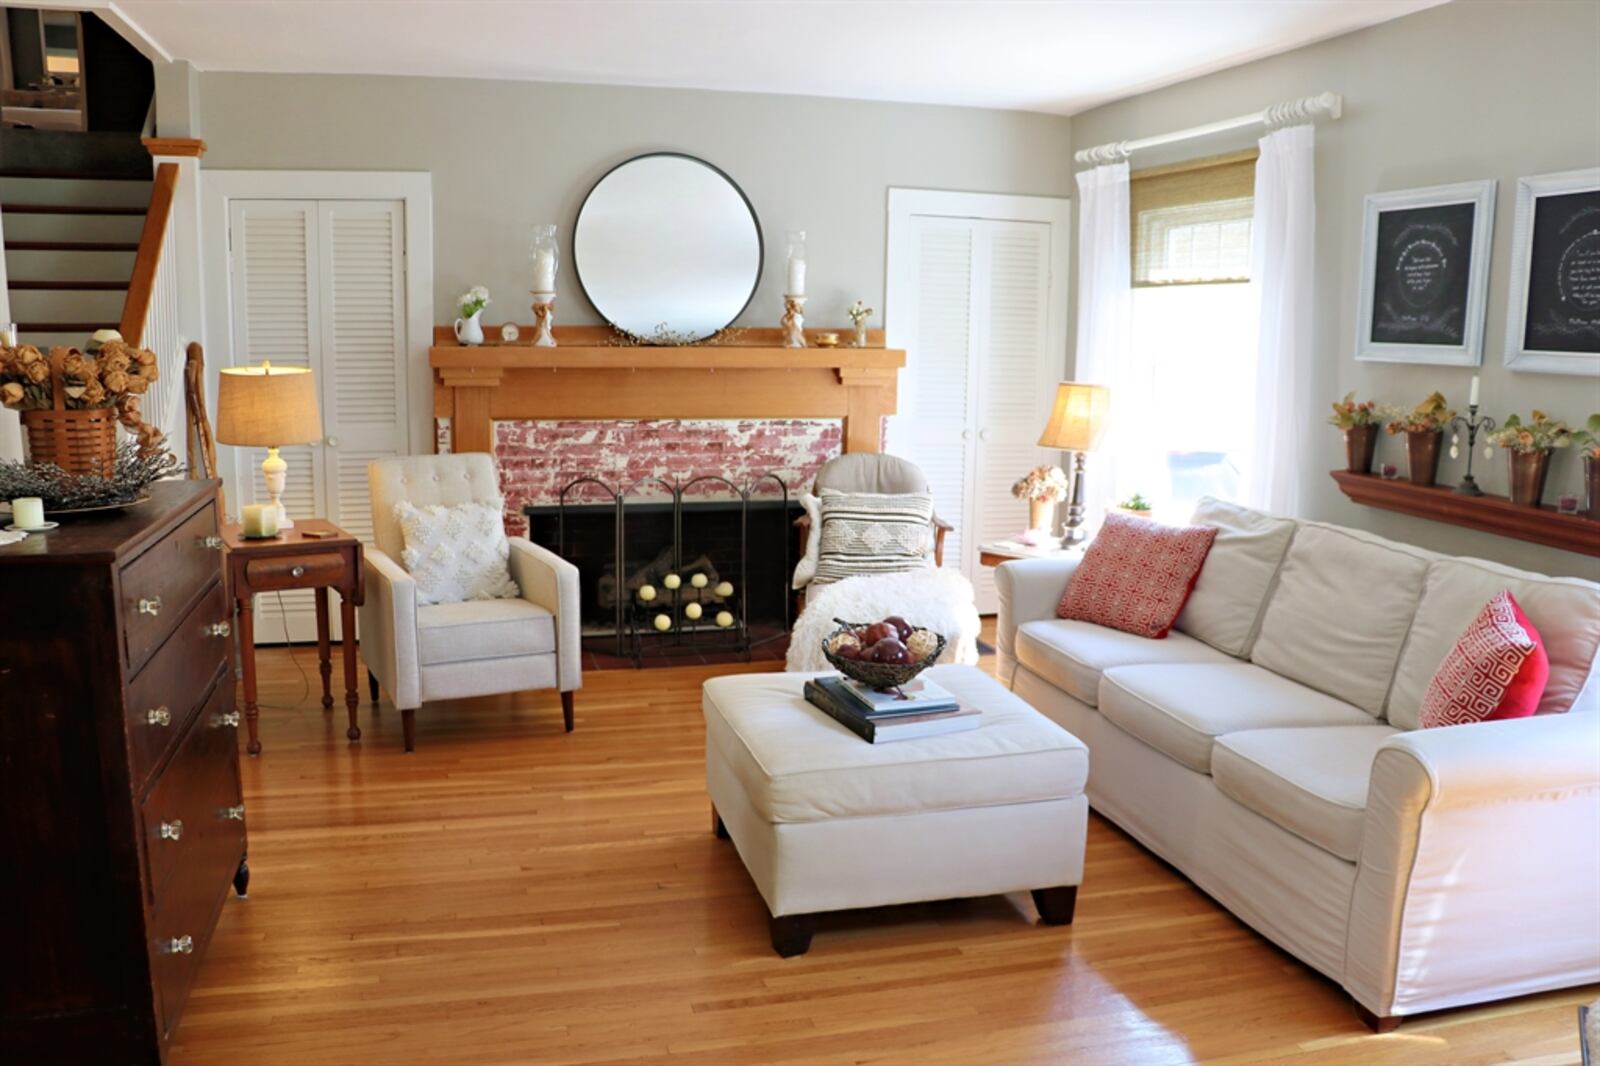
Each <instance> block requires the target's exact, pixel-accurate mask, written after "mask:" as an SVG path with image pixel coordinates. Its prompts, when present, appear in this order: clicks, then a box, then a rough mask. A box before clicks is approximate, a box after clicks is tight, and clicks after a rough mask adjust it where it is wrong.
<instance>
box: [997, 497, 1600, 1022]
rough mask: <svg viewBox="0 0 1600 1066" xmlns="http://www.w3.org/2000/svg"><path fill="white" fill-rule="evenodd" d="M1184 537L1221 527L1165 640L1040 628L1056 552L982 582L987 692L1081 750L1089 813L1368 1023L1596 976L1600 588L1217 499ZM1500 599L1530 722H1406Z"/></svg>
mask: <svg viewBox="0 0 1600 1066" xmlns="http://www.w3.org/2000/svg"><path fill="white" fill-rule="evenodd" d="M1194 521H1195V522H1196V523H1204V524H1207V525H1213V526H1217V527H1218V528H1219V533H1218V536H1217V540H1216V543H1215V546H1214V547H1213V549H1212V552H1211V555H1210V556H1209V557H1208V558H1207V561H1206V565H1205V567H1204V568H1203V569H1202V571H1201V574H1200V579H1199V581H1198V583H1197V584H1196V587H1195V591H1194V595H1193V596H1192V597H1191V599H1190V600H1189V603H1188V604H1187V605H1186V606H1185V608H1184V612H1183V614H1182V615H1181V616H1180V617H1179V619H1178V624H1177V626H1176V628H1175V630H1174V631H1173V632H1172V633H1171V634H1170V635H1169V636H1168V637H1167V638H1166V639H1165V640H1147V639H1144V638H1141V637H1136V636H1131V635H1129V634H1125V633H1120V632H1117V631H1114V630H1110V629H1105V628H1103V627H1100V626H1095V625H1091V624H1089V623H1085V622H1075V621H1066V620H1062V619H1058V618H1056V616H1055V608H1056V604H1057V602H1058V600H1059V599H1060V597H1061V593H1062V590H1063V589H1064V588H1065V586H1066V584H1067V581H1068V579H1069V577H1070V576H1071V574H1072V571H1073V570H1074V569H1075V568H1076V566H1077V565H1078V559H1077V557H1073V558H1071V559H1066V560H1053V559H1049V560H1023V561H1017V562H1009V563H1006V564H1004V565H1003V566H1001V567H1000V568H999V571H998V573H997V584H998V586H999V591H1000V619H999V629H998V644H999V669H1000V674H1001V678H1002V680H1003V681H1005V682H1006V683H1008V684H1009V685H1010V686H1011V687H1012V689H1013V691H1015V692H1016V693H1017V694H1018V695H1019V696H1021V697H1022V698H1023V699H1025V700H1027V701H1028V702H1029V703H1031V704H1032V705H1033V706H1034V707H1036V708H1038V709H1039V710H1040V711H1041V712H1042V713H1044V714H1046V715H1048V716H1049V717H1050V718H1052V719H1054V720H1055V721H1056V722H1058V723H1060V724H1061V725H1062V726H1065V727H1066V729H1067V730H1068V731H1070V732H1071V733H1073V734H1074V735H1076V736H1077V737H1079V738H1080V739H1081V740H1083V741H1084V743H1086V744H1087V745H1088V746H1089V751H1090V774H1089V781H1088V787H1087V794H1088V797H1089V802H1090V805H1091V806H1092V807H1093V808H1094V809H1095V810H1097V811H1098V812H1099V813H1100V814H1101V815H1103V816H1104V817H1106V818H1109V819H1110V820H1111V821H1113V822H1115V823H1116V824H1117V825H1119V826H1121V827H1122V828H1123V829H1124V830H1126V831H1127V832H1128V833H1129V834H1131V835H1132V836H1133V837H1134V838H1136V839H1137V840H1139V841H1140V842H1141V843H1143V844H1144V845H1145V846H1146V847H1148V848H1150V849H1151V850H1152V851H1154V852H1156V853H1157V854H1158V855H1160V856H1161V857H1162V858H1164V859H1166V860H1167V861H1168V862H1170V863H1171V864H1172V865H1174V866H1176V867H1177V868H1178V869H1179V870H1181V871H1182V872H1183V873H1184V874H1185V875H1187V876H1188V877H1189V878H1190V879H1191V880H1192V881H1194V883H1195V884H1196V885H1198V886H1199V887H1200V888H1202V889H1203V890H1205V891H1206V892H1207V893H1208V894H1210V895H1211V896H1212V897H1214V898H1215V899H1217V900H1218V901H1219V902H1220V903H1222V904H1223V905H1224V906H1226V907H1228V909H1229V910H1231V911H1233V912H1234V913H1235V914H1236V915H1238V917H1239V918H1241V919H1243V920H1244V921H1245V922H1247V923H1248V924H1250V925H1251V926H1252V927H1254V928H1255V929H1256V930H1257V931H1259V932H1260V933H1262V934H1263V935H1264V936H1266V937H1267V938H1268V939H1270V940H1272V941H1273V942H1274V943H1276V944H1278V945H1279V946H1280V947H1282V948H1283V949H1284V950H1286V951H1288V952H1289V953H1290V954H1292V955H1294V956H1295V957H1296V958H1299V959H1300V960H1302V961H1303V962H1305V963H1306V964H1307V965H1309V966H1312V967H1313V968H1315V969H1317V970H1319V971H1321V972H1322V973H1324V974H1326V975H1327V976H1328V977H1331V978H1332V979H1333V980H1335V981H1337V982H1339V983H1340V984H1341V985H1342V986H1343V987H1344V988H1345V990H1346V991H1347V992H1348V993H1349V994H1350V996H1351V998H1352V1000H1353V1002H1354V1004H1355V1006H1356V1010H1357V1013H1358V1014H1360V1015H1361V1016H1362V1018H1363V1019H1364V1020H1365V1021H1366V1022H1367V1023H1368V1024H1369V1025H1372V1026H1373V1027H1374V1028H1376V1029H1379V1030H1380V1031H1384V1030H1387V1029H1390V1028H1392V1027H1393V1026H1394V1025H1396V1024H1398V1021H1399V1019H1400V1018H1401V1017H1402V1016H1405V1015H1412V1014H1418V1013H1421V1012H1424V1011H1432V1010H1439V1009H1442V1008H1446V1007H1455V1006H1460V1005H1463V1004H1468V1003H1477V1002H1482V1001H1485V1000H1493V999H1500V998H1504V997H1508V996H1517V995H1522V994H1524V993H1531V992H1538V991H1543V990H1546V989H1552V988H1563V987H1568V986H1572V985H1580V984H1585V983H1589V982H1594V981H1600V713H1596V712H1597V710H1600V679H1597V673H1600V671H1597V651H1600V585H1596V584H1595V583H1593V582H1588V581H1582V580H1578V579H1573V578H1550V577H1544V576H1541V575H1539V574H1532V573H1527V572H1525V571H1519V570H1512V569H1510V568H1507V567H1503V566H1499V565H1497V564H1495V563H1489V562H1483V561H1481V560H1476V559H1464V558H1453V557H1448V556H1442V555H1438V554H1435V553H1431V552H1427V551H1424V550H1422V549H1419V548H1415V547H1412V546H1409V545H1405V544H1398V543H1394V542H1391V541H1386V540H1383V539H1381V538H1378V537H1375V536H1372V535H1370V534H1366V533H1363V532H1359V531H1355V530H1350V529H1344V528H1341V527H1338V526H1331V525H1325V524H1321V523H1316V522H1297V521H1292V520H1288V519H1281V518H1275V517H1273V516H1270V515H1266V514H1262V513H1260V512H1256V511H1250V510H1247V509H1244V508H1240V507H1235V506H1233V505H1229V504H1224V503H1220V502H1217V501H1214V500H1206V501H1203V502H1202V503H1201V505H1200V508H1199V511H1198V512H1197V513H1196V515H1195V517H1194ZM1506 588H1509V589H1511V590H1512V594H1513V595H1514V596H1516V598H1517V600H1518V602H1519V603H1520V604H1521V605H1522V608H1523V610H1524V611H1525V612H1526V613H1527V614H1528V616H1529V618H1530V619H1531V620H1532V621H1533V623H1534V625H1535V626H1536V627H1537V628H1538V629H1539V631H1540V633H1541V634H1542V635H1543V638H1544V641H1545V647H1546V649H1547V651H1548V653H1549V658H1550V682H1549V686H1548V688H1547V689H1546V691H1545V694H1544V698H1543V700H1542V702H1541V703H1540V706H1539V713H1538V714H1537V715H1535V716H1534V717H1532V718H1524V719H1519V720H1512V721H1501V722H1484V723H1479V724H1475V725H1462V726H1452V727H1446V728H1438V729H1427V730H1423V729H1419V728H1418V715H1419V710H1420V706H1421V702H1422V697H1423V694H1424V693H1425V691H1426V689H1427V685H1428V682H1429V680H1430V679H1431V678H1432V676H1433V674H1434V671H1435V669H1436V668H1437V667H1438V665H1439V663H1440V661H1441V660H1442V659H1443V657H1444V656H1445V654H1446V653H1447V652H1448V651H1449V649H1450V648H1451V647H1452V646H1453V645H1454V643H1455V641H1456V639H1457V638H1458V637H1459V636H1460V634H1461V632H1462V631H1463V630H1464V629H1465V628H1466V626H1467V624H1468V623H1469V622H1470V621H1471V620H1472V619H1473V617H1474V616H1475V615H1476V614H1477V612H1478V611H1479V610H1480V609H1481V608H1482V606H1483V605H1484V604H1485V603H1486V602H1487V601H1488V600H1489V598H1490V597H1491V596H1493V595H1494V594H1495V593H1497V592H1499V591H1500V590H1502V589H1506ZM1578 712H1586V713H1578Z"/></svg>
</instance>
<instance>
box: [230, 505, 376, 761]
mask: <svg viewBox="0 0 1600 1066" xmlns="http://www.w3.org/2000/svg"><path fill="white" fill-rule="evenodd" d="M308 533H322V534H328V535H327V536H322V537H311V536H307V535H306V534H308ZM222 544H223V549H224V550H225V551H226V552H227V566H228V584H229V587H230V588H231V589H232V592H233V599H234V603H235V604H236V605H237V607H238V612H239V656H240V658H241V659H242V660H243V663H244V716H245V724H246V725H247V726H248V727H249V730H250V743H249V745H248V746H247V748H246V750H247V751H249V753H250V754H251V755H259V754H260V753H261V738H260V736H259V735H258V734H257V726H256V716H257V714H258V713H259V707H258V706H257V704H256V642H255V611H254V603H255V594H256V593H258V592H283V591H287V590H289V589H311V590H313V593H314V595H315V599H316V607H317V655H318V658H319V659H320V661H321V666H322V709H323V710H332V709H333V689H332V683H333V663H332V661H331V656H332V641H331V638H330V637H329V634H328V590H329V589H335V590H337V591H338V593H339V624H340V626H341V627H342V629H343V639H342V640H341V641H340V643H341V644H342V645H343V648H344V702H345V707H346V708H347V709H348V710H349V712H350V728H349V729H347V730H345V736H346V737H348V738H350V739H351V740H360V739H361V728H360V727H359V726H357V725H356V705H357V704H358V703H359V702H360V700H359V698H358V697H357V695H356V641H355V631H356V608H357V607H359V606H361V602H362V599H363V598H364V595H365V589H364V587H363V579H362V566H361V541H359V540H357V539H356V538H355V537H353V536H351V535H350V534H349V533H346V532H345V531H344V530H342V529H340V528H339V527H338V526H336V525H334V524H333V523H332V522H329V521H327V520H326V519H322V518H302V519H300V520H298V521H297V522H295V524H294V528H292V529H287V530H284V531H283V532H282V533H280V534H278V535H277V536H276V537H271V538H268V539H265V540H246V539H245V538H244V535H243V531H242V530H241V528H240V527H239V526H238V525H237V524H233V525H225V526H223V527H222Z"/></svg>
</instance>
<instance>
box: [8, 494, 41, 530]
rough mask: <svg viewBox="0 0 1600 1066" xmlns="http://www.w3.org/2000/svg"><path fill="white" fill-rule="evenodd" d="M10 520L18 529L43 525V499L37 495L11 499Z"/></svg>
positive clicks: (36, 527)
mask: <svg viewBox="0 0 1600 1066" xmlns="http://www.w3.org/2000/svg"><path fill="white" fill-rule="evenodd" d="M11 522H12V524H13V525H15V526H16V527H17V528H18V529H38V528H39V527H40V526H42V525H44V501H43V500H41V499H40V498H39V497H37V496H22V497H19V498H17V499H15V500H12V501H11Z"/></svg>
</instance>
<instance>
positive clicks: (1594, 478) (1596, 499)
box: [1583, 454, 1600, 522]
mask: <svg viewBox="0 0 1600 1066" xmlns="http://www.w3.org/2000/svg"><path fill="white" fill-rule="evenodd" d="M1583 491H1584V502H1585V513H1586V514H1587V515H1588V516H1589V517H1590V518H1592V519H1594V521H1596V522H1600V455H1593V454H1586V455H1584V457H1583Z"/></svg>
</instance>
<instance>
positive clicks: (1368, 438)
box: [1344, 423, 1378, 474]
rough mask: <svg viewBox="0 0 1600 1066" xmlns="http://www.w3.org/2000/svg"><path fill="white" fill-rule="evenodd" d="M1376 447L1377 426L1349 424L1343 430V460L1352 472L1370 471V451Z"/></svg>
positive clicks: (1368, 472)
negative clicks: (1347, 427)
mask: <svg viewBox="0 0 1600 1066" xmlns="http://www.w3.org/2000/svg"><path fill="white" fill-rule="evenodd" d="M1377 447H1378V426H1377V423H1372V424H1371V425H1366V426H1351V427H1350V428H1349V429H1347V430H1345V431H1344V460H1345V466H1346V468H1347V469H1348V470H1349V471H1350V472H1351V473H1352V474H1370V473H1372V453H1373V452H1374V451H1376V450H1377Z"/></svg>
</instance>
